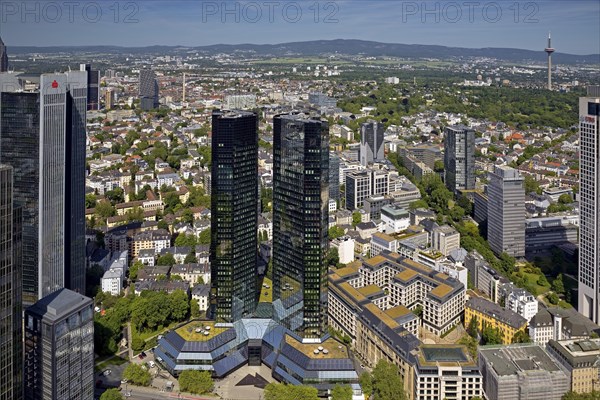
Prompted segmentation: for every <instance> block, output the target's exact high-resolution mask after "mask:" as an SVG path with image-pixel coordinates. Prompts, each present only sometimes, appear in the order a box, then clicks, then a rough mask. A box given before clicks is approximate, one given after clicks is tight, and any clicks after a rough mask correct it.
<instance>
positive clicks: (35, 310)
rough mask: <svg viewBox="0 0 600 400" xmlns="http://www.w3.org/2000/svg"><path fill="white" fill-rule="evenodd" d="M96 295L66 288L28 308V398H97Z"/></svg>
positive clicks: (25, 373)
mask: <svg viewBox="0 0 600 400" xmlns="http://www.w3.org/2000/svg"><path fill="white" fill-rule="evenodd" d="M93 307H94V305H93V301H92V299H90V298H88V297H85V296H83V295H81V294H78V293H75V292H73V291H71V290H69V289H60V290H58V291H56V292H54V293H52V294H50V295H48V296H46V297H44V298H42V299H41V300H39V301H38V302H36V303H35V304H34V305H32V306H31V307H29V308H27V309H26V310H25V357H24V362H23V364H24V370H23V372H24V383H25V389H24V394H25V396H24V398H25V399H26V400H73V399H76V400H92V399H93V398H94V310H93Z"/></svg>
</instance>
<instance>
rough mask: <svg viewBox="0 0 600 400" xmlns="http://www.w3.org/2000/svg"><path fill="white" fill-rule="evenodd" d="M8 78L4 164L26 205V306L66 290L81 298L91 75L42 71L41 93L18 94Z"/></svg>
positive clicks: (2, 112)
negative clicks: (87, 114) (11, 171)
mask: <svg viewBox="0 0 600 400" xmlns="http://www.w3.org/2000/svg"><path fill="white" fill-rule="evenodd" d="M5 78H6V77H5V76H1V75H0V86H1V87H0V90H1V91H0V163H3V164H8V165H10V166H12V167H13V170H14V200H15V202H16V203H17V204H18V205H20V206H21V207H22V213H23V301H24V303H25V304H33V303H34V302H35V301H37V300H39V299H40V298H42V297H44V296H46V295H48V294H50V293H52V292H54V291H56V290H58V289H60V288H63V287H67V288H70V289H72V290H74V291H78V292H80V293H84V292H85V115H86V106H87V87H86V85H87V76H86V73H85V72H81V71H75V72H68V73H64V74H44V75H42V76H41V77H40V86H39V92H18V91H16V90H17V89H18V88H17V87H14V85H12V84H11V85H8V84H4V83H6V81H7V80H8V78H7V79H5ZM8 89H12V90H11V91H8Z"/></svg>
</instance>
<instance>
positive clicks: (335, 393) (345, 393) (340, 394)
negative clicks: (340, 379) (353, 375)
mask: <svg viewBox="0 0 600 400" xmlns="http://www.w3.org/2000/svg"><path fill="white" fill-rule="evenodd" d="M331 400H352V388H351V387H350V386H348V385H335V386H334V387H333V389H332V390H331Z"/></svg>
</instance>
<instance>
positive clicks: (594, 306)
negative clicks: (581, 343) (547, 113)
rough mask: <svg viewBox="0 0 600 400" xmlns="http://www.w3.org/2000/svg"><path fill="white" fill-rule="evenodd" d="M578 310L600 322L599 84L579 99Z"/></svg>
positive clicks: (591, 87) (590, 88)
mask: <svg viewBox="0 0 600 400" xmlns="http://www.w3.org/2000/svg"><path fill="white" fill-rule="evenodd" d="M579 135H580V142H579V147H580V150H579V154H580V162H579V168H580V169H579V171H580V172H579V174H580V175H579V176H580V185H579V190H580V193H579V212H580V220H581V221H580V226H579V274H578V277H579V278H578V279H579V286H578V291H577V292H578V297H579V301H578V305H579V312H580V313H582V314H583V315H585V316H586V317H588V318H589V319H591V320H592V321H594V322H595V323H597V324H598V323H600V86H590V87H588V93H587V97H582V98H580V99H579Z"/></svg>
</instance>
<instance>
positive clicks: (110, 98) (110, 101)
mask: <svg viewBox="0 0 600 400" xmlns="http://www.w3.org/2000/svg"><path fill="white" fill-rule="evenodd" d="M114 102H115V94H114V92H113V91H112V90H107V91H106V92H105V93H104V108H105V109H106V110H111V109H112V108H113V107H114V106H115V104H114Z"/></svg>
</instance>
